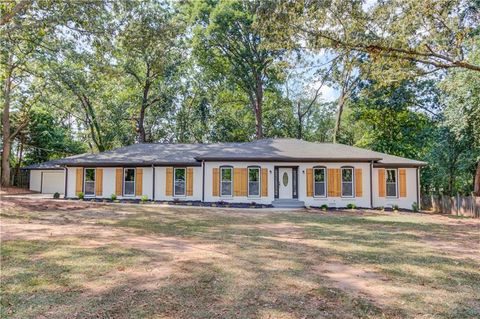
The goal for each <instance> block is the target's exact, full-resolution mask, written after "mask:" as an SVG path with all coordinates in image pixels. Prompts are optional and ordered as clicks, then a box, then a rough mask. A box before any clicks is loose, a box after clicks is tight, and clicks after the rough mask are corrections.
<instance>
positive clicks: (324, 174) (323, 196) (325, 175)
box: [312, 167, 327, 198]
mask: <svg viewBox="0 0 480 319" xmlns="http://www.w3.org/2000/svg"><path fill="white" fill-rule="evenodd" d="M317 169H323V172H324V173H323V177H324V179H325V180H324V181H323V183H324V184H325V189H324V191H325V193H324V195H317V194H315V183H316V182H315V170H317ZM312 179H313V197H315V198H326V197H327V168H326V167H314V168H313V178H312Z"/></svg>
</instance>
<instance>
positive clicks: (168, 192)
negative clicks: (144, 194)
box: [165, 167, 173, 196]
mask: <svg viewBox="0 0 480 319" xmlns="http://www.w3.org/2000/svg"><path fill="white" fill-rule="evenodd" d="M165 173H166V175H165V196H173V167H166V168H165Z"/></svg>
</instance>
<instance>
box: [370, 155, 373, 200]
mask: <svg viewBox="0 0 480 319" xmlns="http://www.w3.org/2000/svg"><path fill="white" fill-rule="evenodd" d="M370 208H373V161H371V162H370Z"/></svg>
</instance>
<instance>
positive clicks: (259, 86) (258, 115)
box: [253, 74, 263, 140]
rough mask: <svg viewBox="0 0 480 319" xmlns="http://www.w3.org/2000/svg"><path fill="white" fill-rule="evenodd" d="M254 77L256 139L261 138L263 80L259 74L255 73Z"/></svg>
mask: <svg viewBox="0 0 480 319" xmlns="http://www.w3.org/2000/svg"><path fill="white" fill-rule="evenodd" d="M255 78H256V90H255V105H254V106H253V107H254V111H255V137H256V139H257V140H261V139H262V138H263V118H262V117H263V114H262V106H263V81H262V79H261V75H260V74H257V75H256V76H255Z"/></svg>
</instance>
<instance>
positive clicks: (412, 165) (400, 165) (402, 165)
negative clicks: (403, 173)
mask: <svg viewBox="0 0 480 319" xmlns="http://www.w3.org/2000/svg"><path fill="white" fill-rule="evenodd" d="M422 166H427V164H412V163H373V167H375V168H377V167H378V168H389V167H391V168H397V167H405V168H417V167H422Z"/></svg>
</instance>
